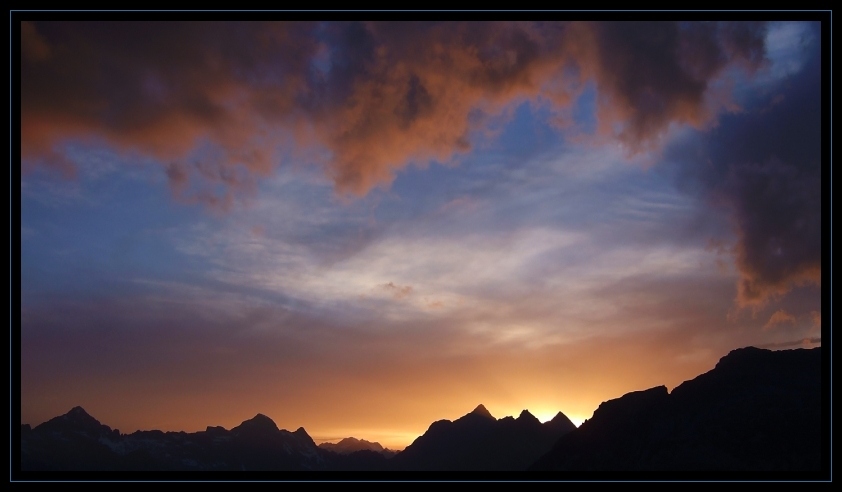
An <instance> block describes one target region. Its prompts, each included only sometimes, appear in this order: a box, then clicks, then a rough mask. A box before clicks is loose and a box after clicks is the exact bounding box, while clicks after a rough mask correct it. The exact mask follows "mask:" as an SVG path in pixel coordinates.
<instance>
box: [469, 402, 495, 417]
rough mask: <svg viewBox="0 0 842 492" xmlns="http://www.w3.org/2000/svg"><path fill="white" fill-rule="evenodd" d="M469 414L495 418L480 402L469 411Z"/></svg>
mask: <svg viewBox="0 0 842 492" xmlns="http://www.w3.org/2000/svg"><path fill="white" fill-rule="evenodd" d="M471 414H473V415H479V416H482V417H487V418H489V419H493V420H497V419H495V418H494V416H493V415H491V412H489V411H488V409H487V408H485V405H483V404H482V403H480V404H479V405H477V407H476V408H475V409H474V410H473V411H472V412H471Z"/></svg>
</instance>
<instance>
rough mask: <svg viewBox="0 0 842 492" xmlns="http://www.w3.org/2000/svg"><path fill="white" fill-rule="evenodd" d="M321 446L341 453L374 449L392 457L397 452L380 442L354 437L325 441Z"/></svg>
mask: <svg viewBox="0 0 842 492" xmlns="http://www.w3.org/2000/svg"><path fill="white" fill-rule="evenodd" d="M319 447H320V448H322V449H326V450H328V451H332V452H334V453H339V454H351V453H354V452H357V451H373V452H375V453H380V454H382V455H383V456H385V457H387V458H390V457H392V456H394V454H395V452H394V451H391V450H389V449H385V448H383V446H381V445H380V443H378V442H369V441H366V440H365V439H356V438H353V437H346V438H345V439H342V440H341V441H339V442H337V443H332V442H323V443H321V444H319Z"/></svg>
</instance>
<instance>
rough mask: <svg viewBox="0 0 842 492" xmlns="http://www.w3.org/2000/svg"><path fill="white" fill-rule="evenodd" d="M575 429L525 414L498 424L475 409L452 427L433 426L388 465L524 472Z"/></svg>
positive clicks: (559, 420)
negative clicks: (555, 443) (561, 438)
mask: <svg viewBox="0 0 842 492" xmlns="http://www.w3.org/2000/svg"><path fill="white" fill-rule="evenodd" d="M575 428H576V426H575V425H573V423H572V422H570V420H569V419H567V417H565V416H564V415H562V414H561V413H559V414H558V415H557V416H556V417H555V418H554V419H553V420H552V421H550V422H547V423H544V424H542V423H541V422H540V421H538V419H537V418H535V417H534V416H533V415H532V414H530V413H529V412H528V411H526V410H524V411H523V412H521V414H520V415H519V416H518V418H517V419H515V418H512V417H505V418H502V419H499V420H497V419H495V418H494V417H493V416H492V415H491V413H489V412H488V410H487V409H486V408H485V407H484V406H483V405H479V406H478V407H477V408H476V409H474V410H473V411H472V412H470V413H469V414H467V415H465V416H463V417H461V418H459V419H456V420H455V421H453V422H451V421H449V420H439V421H437V422H433V424H432V425H430V427H429V429H427V432H425V433H424V435H422V436H421V437H419V438H418V439H416V440H415V441H414V442H413V443H412V444H410V445H409V446H407V448H406V449H404V450H403V451H402V452H400V453H398V454H397V455H396V456H395V457H394V458H392V460H391V464H392V467H393V468H394V469H396V470H425V471H426V470H431V471H451V470H458V471H463V470H464V471H507V470H525V469H526V468H527V467H528V466H529V465H530V464H531V463H533V462H534V461H535V460H536V459H537V458H538V457H539V456H541V455H542V454H544V453H546V452H547V451H548V450H549V449H550V448H551V447H552V445H553V443H554V442H556V440H558V438H559V437H561V436H562V435H564V434H566V433H568V432H570V431H572V430H573V429H575Z"/></svg>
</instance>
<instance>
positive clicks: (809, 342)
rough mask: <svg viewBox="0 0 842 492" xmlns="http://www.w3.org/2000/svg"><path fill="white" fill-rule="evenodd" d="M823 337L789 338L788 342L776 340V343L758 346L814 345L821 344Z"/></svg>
mask: <svg viewBox="0 0 842 492" xmlns="http://www.w3.org/2000/svg"><path fill="white" fill-rule="evenodd" d="M821 344H822V339H821V337H811V338H803V339H801V340H789V341H786V342H775V343H766V344H763V345H758V346H757V348H764V349H775V348H784V347H798V346H802V347H805V348H807V347H810V346H812V345H821Z"/></svg>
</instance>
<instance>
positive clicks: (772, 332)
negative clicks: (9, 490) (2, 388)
mask: <svg viewBox="0 0 842 492" xmlns="http://www.w3.org/2000/svg"><path fill="white" fill-rule="evenodd" d="M15 27H16V28H19V36H20V37H19V48H20V94H19V97H20V128H19V129H20V379H21V380H20V411H21V423H29V424H32V425H37V424H39V423H41V422H43V421H46V420H48V419H50V418H52V417H54V416H57V415H60V414H63V413H66V412H67V411H68V410H70V408H72V407H74V406H77V405H80V406H82V407H83V408H85V409H86V410H87V411H88V413H90V414H91V415H93V416H94V417H95V418H97V419H99V420H100V421H101V422H102V423H104V424H107V425H109V426H111V427H114V428H118V429H120V431H121V432H124V433H128V432H133V431H135V430H138V429H143V430H146V429H161V430H165V431H166V430H184V431H188V432H193V431H198V430H204V429H205V428H206V427H207V426H211V425H222V426H224V427H226V428H231V427H234V426H236V425H238V424H239V423H240V422H242V421H244V420H246V419H249V418H251V417H253V416H254V415H255V414H257V413H263V414H265V415H268V416H269V417H270V418H272V419H273V420H274V421H275V422H276V423H277V424H278V426H279V427H280V428H285V429H288V430H295V429H297V428H298V427H301V426H303V427H304V428H305V429H306V430H307V432H308V433H309V434H310V435H311V436H312V437H313V438H314V439H315V440H316V442H322V441H325V440H334V441H335V440H338V439H340V438H344V437H349V436H353V437H356V438H360V439H367V440H370V441H377V442H380V443H381V444H383V445H384V446H387V447H390V448H392V449H401V448H403V447H404V446H406V445H408V444H410V443H411V442H412V440H413V439H414V438H415V437H417V436H419V435H420V434H422V433H423V432H424V431H425V430H426V429H427V427H428V426H429V425H430V424H431V423H432V422H433V421H436V420H440V419H451V420H452V419H455V418H458V417H460V416H462V415H464V414H466V413H468V412H469V411H471V410H472V409H473V408H474V407H476V406H477V405H478V404H480V403H482V404H484V405H485V406H486V407H487V408H488V409H489V410H490V411H491V413H492V414H493V415H494V416H495V417H498V418H500V417H503V416H506V415H515V416H516V415H518V414H519V413H520V411H521V410H523V409H528V410H529V411H530V412H532V413H533V414H534V415H536V416H537V417H538V418H539V419H540V420H542V421H546V420H549V419H550V418H552V417H553V416H554V415H555V414H556V413H557V412H559V411H561V412H563V413H564V414H565V415H567V416H568V417H569V418H570V419H571V420H572V421H573V422H574V423H576V424H580V423H581V422H582V421H583V420H585V419H587V418H590V417H591V415H592V414H593V411H594V410H595V409H596V408H597V407H598V406H599V404H600V403H601V402H603V401H606V400H608V399H612V398H617V397H619V396H621V395H623V394H624V393H627V392H630V391H637V390H642V389H647V388H650V387H653V386H659V385H666V386H667V387H668V388H669V389H672V388H674V387H675V386H677V385H679V384H681V383H682V382H683V381H686V380H689V379H692V378H694V377H695V376H697V375H698V374H701V373H703V372H706V371H708V370H710V369H712V368H713V367H714V366H715V364H716V362H717V361H718V360H719V359H720V358H721V357H723V356H724V355H726V354H727V353H728V352H729V351H730V350H733V349H736V348H740V347H744V346H748V345H754V346H758V347H765V348H774V349H792V348H800V347H805V348H806V347H814V346H818V345H821V336H822V335H821V326H822V324H821V318H822V314H821V313H822V302H821V298H822V243H823V240H822V204H823V199H824V200H825V201H826V200H828V199H829V197H828V196H824V197H823V192H824V193H827V190H829V188H826V187H824V186H823V185H822V183H823V181H822V177H823V176H822V172H823V171H822V168H823V166H822V110H823V108H824V109H825V110H826V108H827V107H828V106H826V105H823V104H822V103H823V101H822V76H823V75H825V76H826V75H827V74H826V73H825V74H823V73H822V63H821V47H822V43H821V36H822V32H821V30H822V27H823V26H822V25H821V24H820V23H818V22H804V21H798V22H796V21H785V20H775V21H759V22H731V21H717V22H697V21H683V22H667V21H658V22H651V23H645V22H622V23H611V22H601V21H588V22H582V21H564V20H559V21H540V22H502V21H500V22H456V21H454V22H400V23H398V22H359V21H350V20H349V21H331V22H317V21H306V22H304V21H300V22H245V23H242V22H227V21H219V22H209V21H203V22H180V21H179V22H156V21H137V22H119V23H115V22H106V21H101V22H79V21H62V22H41V21H37V22H36V21H20V22H19V25H18V26H13V28H15ZM824 27H825V28H826V27H827V26H824ZM17 31H18V30H17V29H15V30H13V37H14V36H16V35H17ZM13 54H14V53H13ZM13 167H14V164H13ZM828 169H829V168H828V167H827V166H825V170H824V172H825V173H826V172H827V170H828ZM824 177H825V178H826V179H827V177H828V176H827V175H825V176H824ZM13 232H15V231H13Z"/></svg>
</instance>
